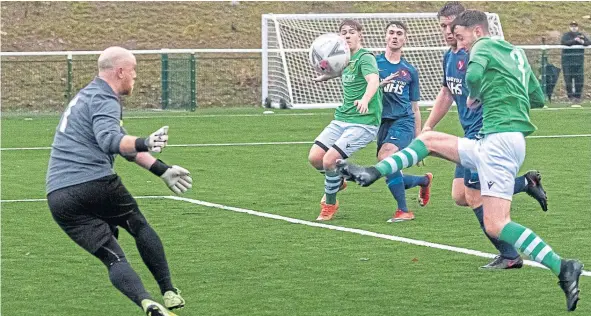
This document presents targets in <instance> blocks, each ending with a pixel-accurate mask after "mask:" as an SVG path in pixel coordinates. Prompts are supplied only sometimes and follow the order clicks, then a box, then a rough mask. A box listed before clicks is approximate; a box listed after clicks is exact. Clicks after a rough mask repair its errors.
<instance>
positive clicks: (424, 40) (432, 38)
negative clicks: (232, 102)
mask: <svg viewBox="0 0 591 316" xmlns="http://www.w3.org/2000/svg"><path fill="white" fill-rule="evenodd" d="M487 15H488V18H489V29H490V32H491V35H493V36H499V37H503V30H502V28H501V22H500V19H499V16H498V15H497V14H494V13H487ZM343 19H354V20H356V21H358V22H359V23H361V25H362V26H363V33H362V34H363V38H362V45H363V47H365V48H367V49H369V50H371V51H372V52H373V53H375V54H380V53H382V52H384V50H385V27H386V25H387V24H388V22H391V21H394V20H398V21H402V22H404V23H405V24H406V25H407V26H408V28H409V31H408V41H407V44H406V46H405V48H404V57H405V58H406V59H407V60H408V61H409V62H410V63H411V64H413V65H414V66H415V67H416V68H417V69H418V71H419V80H420V89H421V90H420V91H421V100H422V101H421V102H420V104H421V105H431V104H432V103H433V101H434V100H435V97H436V96H437V93H438V92H439V90H440V88H441V78H442V75H443V71H442V58H443V54H444V53H445V51H446V50H447V49H448V48H447V47H446V43H445V41H444V40H443V38H442V36H441V31H440V27H439V20H438V19H437V14H436V13H371V14H365V13H360V14H352V13H346V14H276V15H274V14H264V15H263V16H262V51H263V52H262V58H263V60H262V63H263V69H262V77H263V78H262V83H263V89H262V100H263V104H264V105H267V106H268V105H271V106H273V107H279V106H287V107H292V108H299V109H305V108H328V107H337V106H339V105H340V104H341V102H342V91H341V79H340V78H336V79H332V80H329V81H326V82H322V83H316V82H313V81H312V80H311V79H312V78H313V77H315V76H316V75H317V74H316V73H315V71H314V69H313V68H312V66H311V65H310V62H309V57H308V53H309V52H308V50H309V47H310V45H312V42H313V41H314V39H315V38H316V37H318V36H319V35H322V34H325V33H331V32H332V33H336V32H338V25H339V24H340V22H341V21H342V20H343Z"/></svg>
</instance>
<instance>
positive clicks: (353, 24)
mask: <svg viewBox="0 0 591 316" xmlns="http://www.w3.org/2000/svg"><path fill="white" fill-rule="evenodd" d="M345 25H348V26H350V27H352V28H354V29H355V30H357V32H361V30H362V29H363V26H361V23H359V22H357V21H355V20H352V19H344V20H343V22H341V24H339V32H340V31H341V29H342V28H343V26H345Z"/></svg>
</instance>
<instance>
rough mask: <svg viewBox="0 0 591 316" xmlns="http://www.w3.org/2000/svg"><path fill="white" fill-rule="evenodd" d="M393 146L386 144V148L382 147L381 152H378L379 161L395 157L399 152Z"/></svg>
mask: <svg viewBox="0 0 591 316" xmlns="http://www.w3.org/2000/svg"><path fill="white" fill-rule="evenodd" d="M388 145H391V144H385V145H384V146H382V148H381V149H380V151H379V152H378V160H379V161H382V160H384V159H386V158H388V157H390V156H392V155H394V154H395V153H396V152H397V151H398V147H396V146H394V145H391V146H388Z"/></svg>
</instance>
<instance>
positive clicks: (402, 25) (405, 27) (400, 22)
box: [385, 21, 408, 34]
mask: <svg viewBox="0 0 591 316" xmlns="http://www.w3.org/2000/svg"><path fill="white" fill-rule="evenodd" d="M392 25H394V26H396V27H398V28H401V29H403V30H404V34H408V26H406V24H404V22H402V21H392V22H390V23H388V25H386V30H385V31H388V28H389V27H390V26H392Z"/></svg>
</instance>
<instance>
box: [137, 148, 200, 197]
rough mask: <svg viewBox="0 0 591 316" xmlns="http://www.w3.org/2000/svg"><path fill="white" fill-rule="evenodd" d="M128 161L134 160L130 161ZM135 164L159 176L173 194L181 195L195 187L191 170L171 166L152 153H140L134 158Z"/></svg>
mask: <svg viewBox="0 0 591 316" xmlns="http://www.w3.org/2000/svg"><path fill="white" fill-rule="evenodd" d="M128 160H132V159H129V158H128ZM133 161H135V163H136V164H137V165H139V166H141V167H143V168H145V169H148V170H150V172H152V173H153V174H155V175H157V176H159V177H160V178H161V179H162V181H164V183H166V185H167V186H168V188H169V189H170V190H172V192H174V193H176V194H181V193H185V192H187V190H189V189H190V188H191V187H193V179H192V178H191V173H190V172H189V170H187V169H185V168H182V167H179V166H169V165H167V164H166V163H164V162H163V161H162V160H160V159H156V158H154V157H153V156H152V155H150V153H147V152H140V153H138V154H137V155H135V156H134V157H133Z"/></svg>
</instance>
